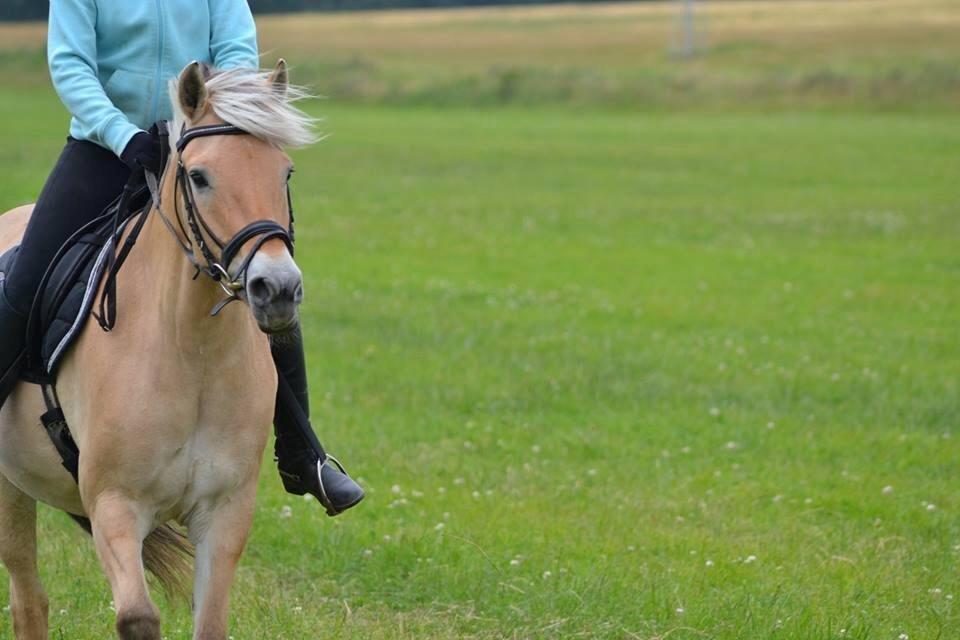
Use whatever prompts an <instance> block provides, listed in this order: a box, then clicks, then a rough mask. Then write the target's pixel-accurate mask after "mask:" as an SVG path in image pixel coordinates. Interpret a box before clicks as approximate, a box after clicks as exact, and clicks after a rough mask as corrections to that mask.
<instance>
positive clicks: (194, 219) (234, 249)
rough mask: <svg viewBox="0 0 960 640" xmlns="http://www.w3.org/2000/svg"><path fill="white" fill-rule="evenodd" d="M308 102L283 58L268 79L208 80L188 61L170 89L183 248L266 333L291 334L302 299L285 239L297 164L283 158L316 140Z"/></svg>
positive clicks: (215, 75)
mask: <svg viewBox="0 0 960 640" xmlns="http://www.w3.org/2000/svg"><path fill="white" fill-rule="evenodd" d="M302 95H303V94H302V92H301V91H299V90H298V89H296V88H292V87H290V85H289V83H288V79H287V69H286V65H285V63H284V62H283V61H282V60H281V61H280V63H279V64H278V65H277V68H276V69H275V70H274V71H273V72H272V73H269V74H268V73H259V72H254V71H248V70H232V71H224V72H212V73H211V72H210V70H209V69H207V68H205V67H204V66H203V65H201V64H199V63H192V64H190V65H188V66H187V67H186V68H185V69H184V70H183V72H182V73H181V74H180V77H179V78H178V79H177V80H176V81H175V83H174V85H173V87H172V91H171V98H172V99H173V101H174V104H175V105H177V107H178V109H177V111H178V113H177V115H176V118H175V121H174V125H173V127H174V128H173V131H172V133H173V135H174V137H175V138H176V137H179V138H180V139H179V144H177V145H176V148H175V153H174V157H173V158H172V159H171V162H172V165H171V166H170V167H169V168H168V172H167V175H170V176H177V180H178V184H177V189H176V190H177V193H176V195H175V200H176V202H177V204H178V205H179V206H180V207H181V211H179V212H178V218H179V219H180V222H181V225H182V226H183V231H184V232H185V233H186V235H187V236H188V237H187V238H186V240H188V242H189V243H190V244H192V245H193V252H194V255H195V257H196V258H198V259H199V262H200V263H201V265H202V266H204V267H212V269H211V271H213V272H214V273H211V274H210V275H213V276H214V277H215V278H218V279H219V281H220V283H221V286H224V287H225V289H226V290H228V291H231V292H232V293H233V295H234V296H235V297H236V298H239V299H245V300H246V301H247V303H248V304H249V306H250V309H251V311H252V312H253V316H254V318H255V319H256V321H257V324H258V325H259V327H260V329H261V330H262V331H264V332H266V333H280V332H285V331H288V330H289V329H291V328H292V327H293V326H294V325H295V324H296V322H297V310H298V307H299V305H300V302H301V301H302V299H303V279H302V276H301V273H300V269H299V268H298V267H297V265H296V263H295V262H294V260H293V256H292V252H291V249H292V244H291V238H290V237H289V236H287V235H286V234H285V233H284V232H285V231H289V232H291V233H292V225H293V220H292V210H291V207H290V200H289V191H288V185H287V183H288V180H289V179H290V176H291V174H292V173H293V164H292V162H291V160H290V158H289V156H287V154H286V153H284V151H283V148H284V147H290V146H303V145H305V144H309V143H310V142H313V141H314V140H315V138H314V135H313V133H312V128H311V127H312V120H311V119H310V118H309V117H308V116H306V115H305V114H304V113H303V112H301V111H299V110H298V109H296V108H295V107H294V106H293V104H292V103H293V101H294V100H296V99H297V98H299V97H300V96H302ZM223 125H232V127H229V128H227V127H225V126H223ZM218 126H223V128H222V129H217V128H215V127H218ZM238 130H239V131H238ZM191 132H193V133H197V134H202V135H197V136H196V137H191ZM238 133H242V135H234V134H238ZM187 143H189V144H187ZM201 240H202V241H201ZM204 263H206V264H204Z"/></svg>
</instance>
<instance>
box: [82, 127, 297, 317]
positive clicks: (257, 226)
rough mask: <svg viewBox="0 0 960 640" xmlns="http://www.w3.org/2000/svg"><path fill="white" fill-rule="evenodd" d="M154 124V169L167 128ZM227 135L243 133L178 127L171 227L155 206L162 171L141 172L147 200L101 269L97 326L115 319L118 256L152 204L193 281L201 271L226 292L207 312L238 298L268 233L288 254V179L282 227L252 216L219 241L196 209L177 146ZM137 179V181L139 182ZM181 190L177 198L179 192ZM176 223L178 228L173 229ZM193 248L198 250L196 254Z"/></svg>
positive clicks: (133, 185)
mask: <svg viewBox="0 0 960 640" xmlns="http://www.w3.org/2000/svg"><path fill="white" fill-rule="evenodd" d="M157 129H158V131H157V136H158V137H159V138H160V149H161V157H160V167H161V169H160V170H161V172H163V170H164V168H165V167H166V165H167V154H168V149H169V137H170V132H169V128H168V125H167V123H166V122H164V121H161V122H158V123H157ZM228 135H249V134H248V132H246V131H244V130H243V129H241V128H240V127H235V126H233V125H231V124H215V125H206V126H200V127H193V128H190V129H186V128H184V129H183V130H181V133H180V139H179V140H178V141H177V167H176V178H175V179H176V182H175V183H174V187H173V200H174V214H175V216H176V221H177V226H176V227H174V224H173V223H172V222H170V219H169V218H167V216H166V215H165V214H164V213H163V209H162V207H161V206H160V205H161V195H160V194H161V181H162V180H163V178H164V177H165V176H162V175H161V176H160V177H159V178H158V176H156V175H154V174H153V173H152V172H151V171H149V170H144V171H143V175H144V177H145V179H146V183H147V188H148V189H149V191H150V195H151V202H150V203H149V204H148V205H147V206H146V207H145V208H144V209H143V211H141V212H140V214H139V220H137V222H136V224H135V225H134V226H133V229H132V230H131V232H130V234H129V235H128V236H127V240H126V242H125V243H124V246H123V247H122V248H121V249H120V251H118V252H117V253H115V254H111V261H110V264H109V266H108V268H107V273H108V275H107V280H106V282H105V284H104V290H103V294H102V296H101V299H100V314H99V315H98V316H97V320H98V321H99V323H100V326H101V328H103V329H104V330H105V331H110V330H111V329H112V328H113V326H114V325H115V324H116V274H117V272H118V271H119V270H120V267H121V265H122V264H123V262H124V260H126V258H127V255H128V254H129V253H130V250H131V249H132V248H133V245H134V243H136V240H137V237H138V236H139V234H140V231H141V230H142V229H143V226H144V223H145V222H146V219H147V216H148V214H149V212H150V210H154V209H155V210H156V211H157V214H158V215H159V216H160V219H161V220H162V221H163V223H164V226H166V227H167V229H168V230H169V231H170V233H171V234H172V235H173V237H174V239H175V240H176V242H177V245H178V246H179V247H180V250H181V251H183V254H184V255H185V256H186V257H187V260H189V261H190V264H192V265H193V266H194V268H195V269H196V273H195V274H194V276H193V278H194V280H195V279H197V278H198V277H199V276H200V274H201V273H202V274H204V275H206V276H207V277H209V278H210V279H211V280H213V281H214V282H216V283H217V284H218V285H220V288H221V289H223V292H224V293H225V294H226V296H227V297H226V298H224V299H223V300H221V301H220V302H218V303H217V304H216V305H214V307H213V309H212V310H211V311H210V315H211V316H216V315H217V314H219V313H220V312H221V311H222V310H223V308H224V307H226V306H227V305H228V304H230V303H231V302H234V301H236V300H240V299H241V295H242V293H243V291H244V289H245V287H246V276H247V271H248V270H249V268H250V264H251V262H252V261H253V258H254V257H255V256H256V255H257V253H258V252H259V251H260V249H262V248H263V245H264V244H266V243H267V242H268V241H270V240H273V239H274V238H279V239H280V240H283V243H284V244H285V245H287V249H288V250H289V251H290V253H291V255H292V254H293V252H294V228H293V220H294V216H293V199H292V198H291V195H290V185H289V184H288V185H287V211H288V212H289V214H290V225H289V226H288V227H284V226H283V225H281V224H279V223H277V222H274V221H273V220H266V219H263V220H257V221H255V222H251V223H250V224H248V225H247V226H245V227H243V228H242V229H240V230H239V231H237V232H236V233H235V234H234V235H233V236H232V237H231V238H230V239H229V240H227V241H226V242H224V241H223V240H221V239H220V238H219V236H217V234H216V233H215V232H214V231H213V229H211V228H210V225H209V224H208V223H207V221H206V220H205V219H204V217H203V215H202V214H201V213H200V209H199V207H198V206H197V200H196V197H195V196H194V193H193V187H192V186H191V182H190V179H189V176H188V175H187V170H186V167H185V166H184V164H183V150H184V149H185V148H186V147H187V145H188V144H190V142H191V141H193V140H196V139H197V138H207V137H212V136H228ZM137 173H139V170H138V171H135V172H134V174H137ZM138 179H139V176H137V175H133V176H131V179H130V181H129V182H128V183H127V186H126V187H124V191H123V195H122V196H121V197H120V199H119V204H118V205H117V218H116V219H115V222H114V236H113V238H114V242H117V241H119V237H120V231H121V229H120V228H119V227H120V225H119V224H118V221H119V219H120V216H123V215H126V213H125V209H126V208H127V203H128V202H129V201H130V200H131V199H132V198H133V197H134V196H135V195H136V193H137V182H138ZM139 184H141V185H142V182H140V183H139ZM181 194H182V197H180V196H181ZM181 200H182V201H183V209H184V211H185V214H182V213H181V209H180V205H181ZM184 219H186V228H185V227H184ZM177 228H179V231H178V230H177ZM188 229H189V232H188ZM204 233H206V235H207V236H209V238H210V240H211V241H212V242H213V244H214V245H215V246H216V248H217V250H219V252H220V256H219V258H218V257H217V256H216V255H215V253H214V250H213V249H211V247H210V245H209V244H208V243H207V241H206V238H204ZM184 238H186V240H184ZM253 239H256V242H254V244H253V247H252V248H251V249H250V251H249V252H248V253H247V255H246V257H245V258H244V259H243V262H241V263H240V266H239V267H238V268H237V270H236V271H235V272H234V273H233V274H231V273H230V271H229V269H230V264H231V263H232V262H233V261H234V259H235V258H236V257H237V254H239V252H240V250H241V249H242V248H243V245H245V244H246V243H247V242H249V241H250V240H253ZM197 252H199V255H198V253H197Z"/></svg>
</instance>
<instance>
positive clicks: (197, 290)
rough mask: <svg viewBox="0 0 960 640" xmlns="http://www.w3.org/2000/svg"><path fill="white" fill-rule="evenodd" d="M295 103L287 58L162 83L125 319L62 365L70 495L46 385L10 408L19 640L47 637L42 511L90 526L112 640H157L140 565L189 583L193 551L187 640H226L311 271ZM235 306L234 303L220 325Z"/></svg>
mask: <svg viewBox="0 0 960 640" xmlns="http://www.w3.org/2000/svg"><path fill="white" fill-rule="evenodd" d="M302 96H303V92H302V91H301V90H300V89H299V88H297V87H295V86H292V85H290V84H289V81H288V73H287V68H286V65H285V63H284V62H283V61H282V60H281V61H280V63H279V64H278V65H277V67H276V69H274V70H273V71H272V72H269V71H265V72H262V71H257V70H229V71H216V70H212V69H210V68H208V67H206V66H205V65H202V64H200V63H192V64H190V65H188V66H187V67H186V68H185V69H184V70H183V71H182V72H181V73H180V75H179V76H178V77H177V78H174V79H172V80H171V82H170V97H171V101H172V102H173V104H174V112H175V116H174V120H173V122H172V125H171V127H170V131H171V140H170V145H169V161H168V163H167V167H166V170H165V171H164V172H163V173H162V176H163V177H162V179H161V181H160V182H159V185H157V184H156V181H154V184H153V187H155V188H154V189H153V191H154V198H153V200H154V203H153V205H152V206H151V207H150V209H149V214H148V216H147V218H146V220H145V224H144V225H143V226H142V229H141V230H140V236H139V240H138V241H137V244H136V247H135V249H134V250H133V251H131V252H130V253H129V255H128V257H127V259H126V261H125V263H124V265H123V268H122V269H121V270H120V271H119V273H118V274H117V278H116V281H115V282H116V284H115V287H116V289H115V291H116V294H115V304H116V307H115V308H116V324H115V326H114V327H113V329H112V331H110V332H105V331H102V330H101V328H100V327H98V326H97V323H93V322H88V323H87V326H86V327H85V328H84V329H83V331H82V333H81V334H80V335H79V336H78V338H77V340H76V342H75V343H74V345H73V347H72V348H71V351H70V353H69V354H68V355H67V356H65V358H64V359H63V360H62V364H61V366H60V370H59V375H58V379H57V383H56V390H57V393H58V397H59V399H60V401H61V404H62V407H63V411H64V415H65V417H66V420H67V423H68V424H69V426H70V429H71V432H72V435H73V438H74V440H75V442H76V444H77V445H78V447H79V450H80V459H79V469H78V478H77V481H76V482H75V481H74V479H73V477H72V476H71V475H70V474H69V473H68V472H67V471H66V470H65V469H64V467H63V466H61V464H60V458H59V456H58V453H57V451H56V449H55V448H54V446H53V444H52V443H51V441H50V440H49V439H48V437H47V434H46V432H45V431H44V429H43V428H42V427H41V425H40V424H39V420H38V416H39V415H40V414H41V413H43V412H44V410H45V408H44V402H43V399H42V397H41V391H40V388H39V387H37V386H35V385H30V384H27V383H20V384H19V386H18V387H17V388H16V389H15V390H14V392H13V393H12V395H11V396H10V397H9V399H8V400H7V402H6V403H5V405H4V406H3V409H2V412H0V560H2V561H3V563H4V564H5V565H6V568H7V570H8V572H9V574H10V610H11V613H12V618H13V627H14V633H15V636H16V638H17V639H18V640H38V639H41V638H47V634H48V621H47V616H48V600H47V596H46V594H45V592H44V590H43V586H42V585H41V583H40V577H39V573H38V568H37V529H36V503H37V501H42V502H44V503H46V504H48V505H51V506H53V507H54V508H56V509H59V510H62V511H65V512H67V513H68V514H72V515H73V516H75V517H76V519H78V520H83V519H87V520H88V521H89V531H90V533H91V534H92V538H93V542H94V546H95V548H96V552H97V555H98V558H99V560H100V564H101V566H102V568H103V571H104V573H105V574H106V577H107V579H108V581H109V584H110V589H111V591H112V594H113V603H114V607H115V609H116V631H117V635H118V636H119V637H120V638H121V639H123V640H159V638H160V616H159V611H158V608H157V606H156V605H155V604H154V603H153V601H152V600H151V598H150V592H149V587H148V583H147V580H146V576H145V569H144V567H145V565H146V566H147V567H148V568H149V569H151V570H152V572H153V573H154V574H155V575H156V576H157V578H159V580H160V582H161V583H162V584H163V585H164V586H165V587H167V588H171V589H175V588H176V586H177V585H181V586H184V587H186V588H188V585H187V583H188V582H189V571H190V556H195V557H194V558H193V565H194V566H193V580H192V586H193V612H194V636H193V637H194V638H195V639H201V638H202V639H204V640H214V639H216V640H223V639H225V638H226V637H227V623H228V598H229V589H230V585H231V582H232V580H233V578H234V573H235V568H236V565H237V562H238V561H239V559H240V557H241V554H242V552H243V550H244V546H245V544H246V542H247V538H248V535H249V532H250V528H251V525H252V521H253V515H254V506H255V505H254V503H255V497H256V486H257V477H258V475H259V471H260V463H261V460H262V457H263V453H264V449H265V447H266V444H267V440H268V437H269V431H270V426H271V423H272V419H273V411H274V402H275V394H276V389H277V374H276V370H275V367H274V365H273V362H272V359H271V355H270V343H269V341H270V340H271V339H276V338H277V337H278V336H281V335H283V334H284V333H286V332H289V331H290V330H291V328H293V327H295V326H296V325H297V323H298V322H299V317H298V313H299V312H298V306H299V303H300V301H301V299H302V274H301V272H300V270H299V268H298V267H297V265H296V263H295V262H294V260H293V256H292V241H291V240H290V238H289V237H288V236H285V234H283V233H281V232H280V231H278V229H288V228H292V219H291V218H292V211H291V209H290V202H289V187H288V184H287V182H288V179H289V177H290V174H291V172H292V165H291V161H290V158H289V157H288V156H287V154H286V153H285V152H284V149H285V148H290V147H301V146H305V145H307V144H310V143H312V142H315V141H316V137H315V136H314V134H313V133H312V126H313V122H314V121H313V119H311V118H310V117H309V116H307V115H306V114H305V113H303V112H302V111H300V110H299V109H298V108H297V107H296V106H295V104H294V102H295V101H296V100H297V99H299V98H300V97H302ZM186 142H189V144H188V145H186ZM31 211H32V206H29V205H28V206H26V207H21V208H18V209H15V210H12V211H10V212H8V213H7V214H5V215H3V216H2V217H0V251H2V250H5V249H6V248H9V247H11V246H13V245H14V244H16V243H17V242H19V239H20V237H21V236H22V234H23V230H24V228H25V227H26V224H27V221H28V219H29V217H30V214H31ZM198 222H199V223H198ZM128 226H129V225H128ZM242 229H246V230H247V232H246V234H245V235H244V234H243V233H238V230H242ZM231 234H236V235H234V236H233V240H234V241H235V242H233V243H232V244H233V245H234V247H233V249H234V251H233V252H232V253H233V254H234V255H233V256H231V258H230V259H229V260H228V261H226V262H227V263H225V264H221V262H218V260H222V259H223V255H221V256H216V255H214V253H215V252H216V250H217V247H218V246H220V247H222V246H223V244H224V243H221V242H220V241H219V240H218V238H230V237H231ZM225 244H231V243H225ZM222 253H226V252H225V251H224V252H222ZM198 273H205V274H207V275H210V276H211V277H210V278H206V277H203V278H196V276H197V275H198ZM195 278H196V279H195ZM224 292H226V293H227V294H229V297H228V298H227V300H228V301H229V300H234V299H237V300H241V301H242V303H238V304H233V305H228V306H226V307H225V308H223V309H222V311H220V313H219V314H218V315H217V316H216V317H213V316H212V314H211V308H212V307H221V306H222V302H223V301H224V298H223V296H224V295H225V294H224ZM101 293H102V291H101ZM218 302H219V303H221V304H218ZM244 303H245V304H244ZM185 572H186V573H185Z"/></svg>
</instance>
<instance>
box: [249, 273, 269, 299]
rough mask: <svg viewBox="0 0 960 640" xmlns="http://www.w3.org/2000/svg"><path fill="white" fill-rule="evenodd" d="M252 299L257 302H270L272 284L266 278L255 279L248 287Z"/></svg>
mask: <svg viewBox="0 0 960 640" xmlns="http://www.w3.org/2000/svg"><path fill="white" fill-rule="evenodd" d="M248 290H249V294H250V299H251V300H253V301H255V302H261V303H264V302H267V301H269V300H270V284H269V283H268V282H267V279H266V278H254V279H252V280H251V281H250V284H249V286H248Z"/></svg>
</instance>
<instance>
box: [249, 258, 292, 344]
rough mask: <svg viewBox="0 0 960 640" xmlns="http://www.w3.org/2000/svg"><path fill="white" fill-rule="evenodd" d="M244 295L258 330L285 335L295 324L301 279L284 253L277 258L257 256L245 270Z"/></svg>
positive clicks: (290, 259)
mask: <svg viewBox="0 0 960 640" xmlns="http://www.w3.org/2000/svg"><path fill="white" fill-rule="evenodd" d="M246 293H247V302H248V303H249V305H250V310H251V311H253V317H254V318H255V319H256V321H257V324H258V325H259V326H260V330H261V331H263V332H264V333H284V332H286V331H289V330H290V329H292V328H293V327H294V326H295V325H296V323H297V310H298V308H299V307H300V303H301V302H303V276H302V274H301V273H300V269H298V268H297V265H296V263H294V261H293V258H291V257H290V255H289V254H287V253H284V254H283V255H282V256H276V257H272V256H266V255H261V254H257V255H256V256H255V257H254V259H253V261H252V262H251V263H250V268H249V270H248V271H247V283H246Z"/></svg>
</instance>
